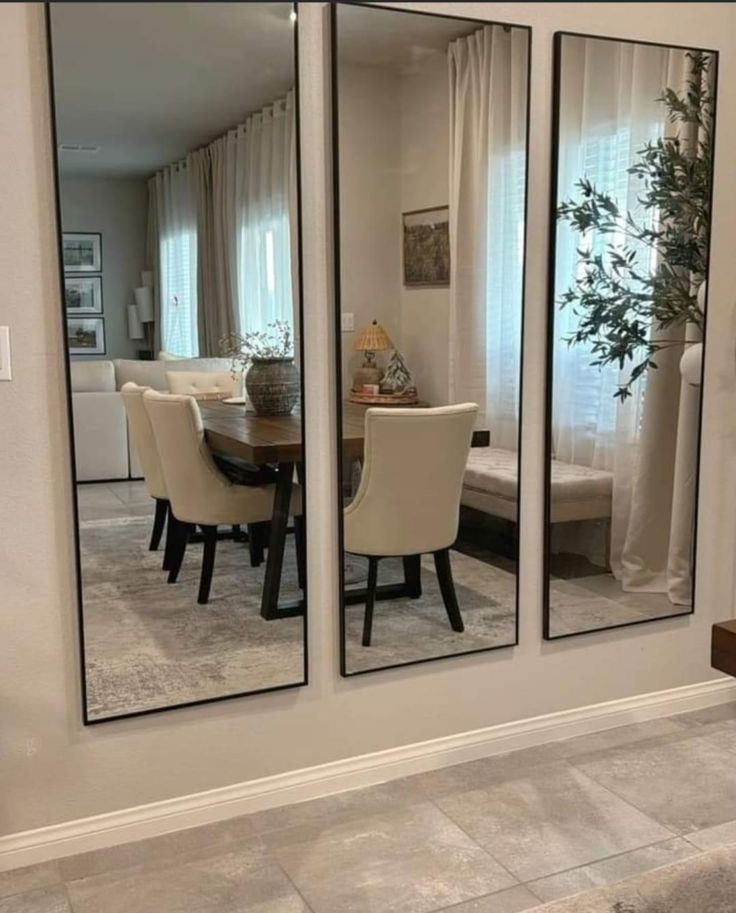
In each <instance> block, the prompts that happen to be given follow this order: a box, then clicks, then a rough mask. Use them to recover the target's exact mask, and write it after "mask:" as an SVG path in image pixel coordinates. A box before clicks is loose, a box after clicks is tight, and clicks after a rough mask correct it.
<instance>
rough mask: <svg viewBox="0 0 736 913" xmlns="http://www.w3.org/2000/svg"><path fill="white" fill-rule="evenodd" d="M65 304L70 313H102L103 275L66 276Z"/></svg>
mask: <svg viewBox="0 0 736 913" xmlns="http://www.w3.org/2000/svg"><path fill="white" fill-rule="evenodd" d="M64 305H65V307H66V312H67V314H69V315H77V314H101V313H102V276H65V277H64Z"/></svg>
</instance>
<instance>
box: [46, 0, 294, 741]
mask: <svg viewBox="0 0 736 913" xmlns="http://www.w3.org/2000/svg"><path fill="white" fill-rule="evenodd" d="M47 15H48V20H47V21H48V36H49V50H50V70H51V78H52V101H53V113H54V123H55V144H56V150H55V153H56V181H57V199H58V208H59V252H60V272H61V281H62V320H63V325H64V333H65V342H66V352H65V353H64V357H65V358H66V359H67V365H68V372H67V374H68V384H69V409H70V420H71V433H72V440H73V472H74V479H73V483H74V493H75V505H76V521H77V525H76V530H75V535H76V540H77V542H76V544H77V556H78V580H79V615H80V636H81V654H82V662H83V676H82V678H83V689H84V692H83V701H84V718H85V722H87V723H97V722H101V721H104V720H110V719H118V718H121V717H126V716H132V715H136V714H141V713H149V712H152V711H156V710H164V709H168V708H172V707H181V706H188V705H192V704H198V703H204V702H208V701H215V700H220V699H223V698H228V697H234V696H239V695H243V694H251V693H257V692H263V691H270V690H275V689H281V688H290V687H294V686H296V685H300V684H304V683H305V681H306V649H305V593H306V580H305V567H304V554H305V526H304V520H303V516H304V491H303V488H302V479H303V472H302V467H303V453H304V451H303V433H302V417H301V407H300V400H301V369H300V357H299V355H300V353H299V347H300V342H299V340H300V338H301V333H300V322H301V319H300V307H301V305H300V293H299V249H300V248H299V187H298V177H297V175H298V159H297V156H298V122H297V97H298V96H297V86H296V68H295V42H296V34H295V30H296V8H295V7H294V6H293V5H292V4H291V3H204V2H200V3H51V4H50V5H49V6H48V7H47Z"/></svg>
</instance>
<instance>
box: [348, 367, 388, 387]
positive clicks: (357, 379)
mask: <svg viewBox="0 0 736 913" xmlns="http://www.w3.org/2000/svg"><path fill="white" fill-rule="evenodd" d="M382 376H383V372H382V371H381V370H379V369H378V368H377V367H376V366H375V365H361V367H359V368H358V369H357V371H356V372H355V374H353V390H354V392H355V393H362V392H363V387H364V385H365V384H380V382H381V377H382Z"/></svg>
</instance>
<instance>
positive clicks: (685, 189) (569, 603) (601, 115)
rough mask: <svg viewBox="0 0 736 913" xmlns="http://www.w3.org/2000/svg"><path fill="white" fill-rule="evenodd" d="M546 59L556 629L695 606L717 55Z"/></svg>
mask: <svg viewBox="0 0 736 913" xmlns="http://www.w3.org/2000/svg"><path fill="white" fill-rule="evenodd" d="M555 61H556V64H555V82H556V84H555V105H556V115H557V130H556V133H557V135H556V138H555V150H554V155H555V161H554V168H553V173H554V174H555V178H556V192H555V194H554V195H553V206H554V211H553V218H554V220H555V222H556V239H555V248H554V260H553V264H554V276H553V278H552V279H551V282H550V288H551V293H552V295H553V300H552V301H551V303H550V315H551V319H550V332H551V337H550V349H549V351H550V359H549V366H550V372H551V375H550V379H549V383H550V384H551V388H550V391H549V393H550V412H549V416H548V421H549V427H548V442H549V452H548V473H549V478H548V489H547V496H548V504H547V507H548V568H549V575H548V600H547V607H546V612H545V636H546V637H548V638H555V637H564V636H568V635H571V634H577V633H582V632H586V631H594V630H600V629H605V628H611V627H618V626H621V625H628V624H636V623H639V622H645V621H651V620H655V619H660V618H667V617H671V616H673V615H682V614H687V613H689V612H692V611H693V589H694V574H695V524H696V513H697V480H698V465H699V448H700V414H701V380H702V372H703V337H704V324H705V312H706V287H707V285H706V280H707V275H708V252H709V241H710V237H709V236H710V209H711V184H712V168H713V161H712V157H713V130H714V122H715V101H714V99H715V79H716V67H717V54H716V53H714V52H708V51H699V50H696V49H692V50H690V49H687V48H675V47H667V46H665V45H656V44H639V43H635V42H630V41H618V40H615V39H601V38H594V37H586V36H581V35H570V34H566V33H559V34H558V35H557V36H556V44H555ZM553 224H554V223H553Z"/></svg>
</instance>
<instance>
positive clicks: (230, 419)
mask: <svg viewBox="0 0 736 913" xmlns="http://www.w3.org/2000/svg"><path fill="white" fill-rule="evenodd" d="M199 408H200V412H201V415H202V422H203V424H204V431H205V440H206V441H207V444H208V446H209V448H210V449H211V450H212V451H213V452H214V453H216V454H221V455H223V456H225V457H235V458H237V459H239V460H244V461H245V462H246V463H249V464H251V465H254V466H270V467H271V468H272V469H273V470H274V471H275V473H276V481H275V485H276V489H275V493H274V501H273V515H272V517H271V524H270V527H271V528H270V533H269V542H268V554H267V557H266V575H265V578H264V583H263V593H262V596H261V616H262V617H263V618H264V619H266V620H268V621H271V620H273V619H276V618H287V617H290V616H294V615H300V614H303V612H304V599H303V598H302V599H299V600H296V601H292V602H288V603H283V602H279V593H280V589H281V574H282V570H283V563H284V549H285V546H286V535H287V530H288V523H289V506H290V503H291V496H292V491H293V485H294V474H295V472H296V476H297V479H298V480H299V483H300V484H301V485H302V486H303V485H304V451H303V441H302V416H301V414H300V413H299V412H296V411H295V412H293V413H292V414H291V415H272V416H268V415H258V414H257V413H255V412H250V411H246V408H245V406H244V405H239V404H234V403H225V402H217V401H205V402H200V403H199ZM366 408H367V407H366V406H364V405H361V404H358V403H349V402H346V403H344V404H343V410H342V452H343V456H344V457H346V458H348V459H360V458H361V457H362V456H363V443H364V438H365V413H366ZM489 439H490V433H489V432H488V431H476V432H474V435H473V442H472V446H474V447H485V446H488V444H489ZM414 557H415V558H416V559H418V557H419V556H414ZM418 563H419V562H418V560H416V561H414V560H410V559H407V561H405V562H404V570H405V578H406V580H405V583H404V584H403V585H401V584H398V585H397V584H395V585H393V586H390V587H386V588H385V592H384V591H383V589H384V588H381V589H382V592H381V593H379V594H377V595H378V598H384V599H388V598H396V597H398V596H402V595H410V596H414V597H416V595H417V594H418V593H419V594H420V593H421V589H420V582H419V567H418ZM362 598H364V597H363V595H362V594H361V593H360V592H355V591H353V592H351V593H350V594H349V597H348V594H346V601H349V602H357V601H359V600H360V599H362Z"/></svg>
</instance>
